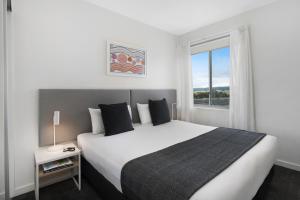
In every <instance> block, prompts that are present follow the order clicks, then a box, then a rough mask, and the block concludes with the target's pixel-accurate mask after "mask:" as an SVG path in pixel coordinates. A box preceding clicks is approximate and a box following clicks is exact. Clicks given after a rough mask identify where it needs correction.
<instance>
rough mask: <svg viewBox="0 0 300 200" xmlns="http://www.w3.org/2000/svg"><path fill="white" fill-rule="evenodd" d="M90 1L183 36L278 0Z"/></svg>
mask: <svg viewBox="0 0 300 200" xmlns="http://www.w3.org/2000/svg"><path fill="white" fill-rule="evenodd" d="M88 1H90V2H92V3H94V4H97V5H99V6H101V7H103V8H106V9H108V10H111V11H113V12H116V13H119V14H121V15H124V16H127V17H129V18H131V19H134V20H137V21H140V22H142V23H144V24H147V25H150V26H154V27H156V28H159V29H161V30H164V31H167V32H169V33H172V34H174V35H182V34H184V33H187V32H189V31H192V30H195V29H197V28H200V27H203V26H206V25H209V24H212V23H215V22H217V21H221V20H224V19H227V18H229V17H232V16H235V15H238V14H240V13H243V12H246V11H248V10H251V9H255V8H258V7H261V6H264V5H267V4H269V3H272V2H274V1H276V0H88Z"/></svg>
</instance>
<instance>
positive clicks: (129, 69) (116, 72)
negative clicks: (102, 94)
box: [107, 40, 147, 78]
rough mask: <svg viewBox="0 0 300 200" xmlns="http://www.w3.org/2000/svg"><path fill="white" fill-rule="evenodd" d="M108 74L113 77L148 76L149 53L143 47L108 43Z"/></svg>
mask: <svg viewBox="0 0 300 200" xmlns="http://www.w3.org/2000/svg"><path fill="white" fill-rule="evenodd" d="M107 74H108V75H111V76H126V77H140V78H145V77H146V76H147V51H146V50H145V49H143V48H141V47H138V46H135V45H131V44H127V43H122V42H114V41H109V40H108V41H107Z"/></svg>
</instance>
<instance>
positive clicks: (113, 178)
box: [77, 120, 277, 200]
mask: <svg viewBox="0 0 300 200" xmlns="http://www.w3.org/2000/svg"><path fill="white" fill-rule="evenodd" d="M215 128H216V127H212V126H203V125H198V124H193V123H189V122H183V121H177V120H175V121H172V122H170V123H167V124H163V125H159V126H152V125H151V124H145V125H139V126H137V125H135V130H134V131H131V132H127V133H122V134H118V135H113V136H108V137H103V135H99V134H98V135H93V134H91V133H85V134H80V135H78V138H77V139H78V145H79V147H80V148H81V149H82V152H83V156H84V157H85V159H86V160H87V161H88V162H89V163H90V164H91V165H92V166H93V167H94V168H95V169H96V170H97V171H98V172H99V173H101V174H102V175H103V176H104V177H105V178H106V179H107V180H108V181H110V182H111V183H112V184H113V185H114V186H115V187H116V188H117V189H118V190H119V191H121V192H122V189H121V180H120V176H121V170H122V168H123V166H124V165H125V164H126V163H127V162H128V161H130V160H133V159H135V158H138V157H140V156H143V155H146V154H149V153H152V152H155V151H158V150H161V149H164V148H166V147H169V146H171V145H174V144H177V143H180V142H183V141H186V140H189V139H192V138H194V137H197V136H199V135H201V134H204V133H207V132H209V131H212V130H214V129H215ZM276 149H277V139H276V138H275V137H273V136H270V135H267V136H266V137H264V138H263V139H262V140H261V141H260V142H259V143H258V144H256V145H255V146H254V147H253V148H252V149H250V150H249V151H248V152H246V153H245V154H244V155H243V156H242V157H241V158H239V159H238V160H237V161H236V162H234V163H233V164H231V165H230V166H229V167H228V168H227V169H225V170H224V171H223V172H222V173H220V174H219V175H218V176H216V177H215V178H214V179H212V180H211V181H210V182H208V183H207V184H205V185H204V186H203V187H201V188H200V189H199V190H198V191H197V192H196V193H195V194H194V195H193V196H192V197H191V198H190V199H191V200H202V199H203V200H220V199H222V200H241V199H243V200H251V199H252V198H253V197H254V196H255V194H256V192H257V190H258V188H259V187H260V185H261V184H262V183H263V181H264V179H265V177H266V176H267V174H268V173H269V171H270V169H271V167H272V166H273V163H274V160H275V155H276Z"/></svg>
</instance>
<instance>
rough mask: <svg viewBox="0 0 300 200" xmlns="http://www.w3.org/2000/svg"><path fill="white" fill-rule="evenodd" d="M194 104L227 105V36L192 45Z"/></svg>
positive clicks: (228, 63) (228, 56)
mask: <svg viewBox="0 0 300 200" xmlns="http://www.w3.org/2000/svg"><path fill="white" fill-rule="evenodd" d="M191 49H192V73H193V74H192V78H193V96H194V105H195V106H201V105H204V106H214V107H225V108H228V107H229V100H230V96H229V92H230V86H229V68H230V50H229V40H228V38H223V39H220V40H215V41H213V42H209V43H205V44H202V45H194V46H192V48H191Z"/></svg>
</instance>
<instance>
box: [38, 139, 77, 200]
mask: <svg viewBox="0 0 300 200" xmlns="http://www.w3.org/2000/svg"><path fill="white" fill-rule="evenodd" d="M63 146H64V148H66V147H75V151H67V152H63V150H61V151H58V152H49V151H48V147H41V148H39V149H38V150H36V151H35V153H34V157H35V198H36V200H38V199H39V188H40V185H44V186H46V185H50V184H53V183H56V182H59V181H60V180H65V179H66V177H72V178H73V180H74V182H75V184H76V186H77V188H78V190H81V152H80V149H79V148H78V147H77V146H76V145H75V144H74V143H65V144H63ZM65 158H69V159H71V160H72V162H73V165H71V166H68V167H64V168H61V169H56V170H54V171H51V172H47V173H45V172H44V171H43V169H42V165H43V164H46V163H51V162H54V161H59V160H61V159H65ZM75 176H78V179H77V180H76V178H75Z"/></svg>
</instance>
